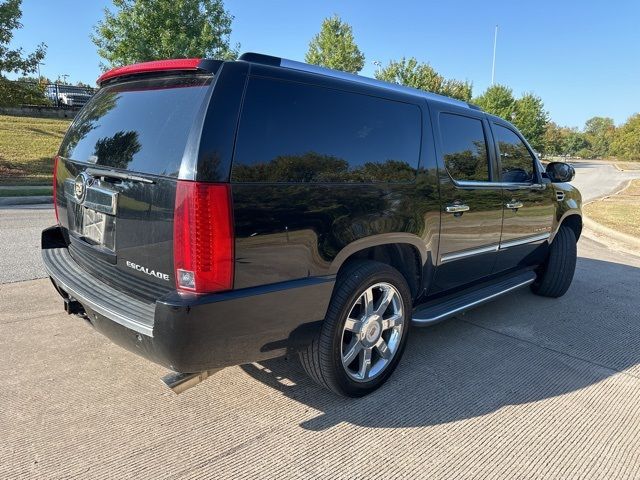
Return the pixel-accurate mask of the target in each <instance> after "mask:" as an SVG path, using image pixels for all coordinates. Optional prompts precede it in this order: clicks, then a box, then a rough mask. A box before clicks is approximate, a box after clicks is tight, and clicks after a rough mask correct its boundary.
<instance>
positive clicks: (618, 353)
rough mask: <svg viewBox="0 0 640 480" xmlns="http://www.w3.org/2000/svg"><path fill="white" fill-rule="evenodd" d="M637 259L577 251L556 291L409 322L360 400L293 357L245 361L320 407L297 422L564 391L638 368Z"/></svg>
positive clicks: (459, 407) (474, 406) (467, 411)
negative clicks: (315, 377) (573, 266)
mask: <svg viewBox="0 0 640 480" xmlns="http://www.w3.org/2000/svg"><path fill="white" fill-rule="evenodd" d="M638 285H640V268H636V267H632V266H628V265H622V264H616V263H612V262H605V261H600V260H593V259H589V258H580V259H579V262H578V267H577V270H576V276H575V279H574V282H573V285H572V287H571V289H570V290H569V292H568V293H567V294H566V295H565V296H564V297H562V298H560V299H548V298H541V297H538V296H535V295H533V294H532V293H531V292H530V291H529V290H528V289H525V290H521V291H519V292H516V293H514V294H511V295H508V296H506V297H504V298H502V299H499V300H497V301H495V302H494V303H492V304H488V305H485V306H482V307H480V308H477V309H475V310H473V311H470V312H468V313H467V314H465V315H462V316H459V317H457V318H454V319H452V320H449V321H448V322H445V323H442V324H439V325H436V326H434V327H431V328H425V329H418V328H414V329H413V331H412V332H411V333H412V335H411V338H410V339H409V343H408V345H407V350H406V351H405V355H404V357H403V359H402V361H401V362H400V365H399V367H398V369H397V370H396V372H395V373H394V375H393V376H392V377H391V379H390V380H389V381H388V382H387V383H386V384H385V385H384V386H383V387H382V388H380V389H379V390H378V391H376V392H374V393H373V394H371V395H369V396H368V397H365V398H362V399H357V400H353V399H344V398H340V397H338V396H336V395H334V394H332V393H330V392H328V391H325V390H324V389H322V388H320V387H318V386H316V385H315V384H314V383H313V382H312V381H311V380H310V379H309V378H308V377H307V376H306V374H305V373H304V371H303V369H302V367H301V366H300V364H299V362H298V360H297V358H288V359H285V358H280V359H274V360H269V361H264V362H260V363H259V364H251V365H244V366H242V369H243V370H244V371H245V372H246V373H248V374H249V375H251V376H252V377H254V378H255V379H257V380H259V381H261V382H263V383H265V384H267V385H269V386H271V387H272V388H274V389H276V390H278V391H280V392H281V393H282V394H284V395H286V396H288V397H290V398H291V399H294V400H296V401H298V402H301V403H303V404H305V405H307V406H309V407H310V408H312V409H314V410H317V411H319V412H320V413H319V415H317V416H316V417H314V418H312V419H310V420H307V421H305V422H303V423H302V424H301V427H303V428H305V429H309V430H324V429H327V428H330V427H332V426H334V425H336V424H338V423H341V422H348V423H352V424H356V425H361V426H367V427H378V428H394V427H419V426H427V425H436V424H443V423H449V422H455V421H458V420H464V419H469V418H473V417H479V416H482V415H487V414H491V413H492V412H495V411H497V410H499V409H501V408H503V407H506V406H509V405H518V404H525V403H530V402H537V401H540V400H544V399H548V398H552V397H556V396H560V395H564V394H568V393H571V392H574V391H577V390H580V389H583V388H585V387H588V386H590V385H593V384H595V383H597V382H600V381H602V380H604V379H607V378H609V377H611V376H612V375H615V374H618V373H619V372H621V371H625V372H626V373H629V374H633V375H638V374H640V366H639V364H640V315H639V314H638V312H639V311H640V299H639V298H638V297H637V293H638Z"/></svg>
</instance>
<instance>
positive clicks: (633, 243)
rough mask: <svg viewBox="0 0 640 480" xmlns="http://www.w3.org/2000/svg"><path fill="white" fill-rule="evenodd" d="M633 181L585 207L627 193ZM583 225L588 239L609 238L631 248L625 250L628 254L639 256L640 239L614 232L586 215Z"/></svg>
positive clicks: (583, 218) (587, 203) (591, 201)
mask: <svg viewBox="0 0 640 480" xmlns="http://www.w3.org/2000/svg"><path fill="white" fill-rule="evenodd" d="M632 181H633V180H629V181H627V182H625V184H624V185H623V186H622V188H619V189H617V190H615V191H614V192H612V193H610V194H608V195H604V196H602V197H599V198H596V199H594V200H590V201H588V202H586V203H585V204H584V205H583V206H586V205H589V204H591V203H595V202H600V201H602V200H604V199H605V198H609V197H612V196H614V195H617V194H619V193H621V192H623V191H625V190H626V189H627V188H629V186H631V182H632ZM582 223H583V225H584V227H585V228H586V229H587V230H588V232H585V233H587V237H589V238H591V239H592V240H596V241H598V240H600V241H601V240H602V238H601V237H607V238H609V239H611V240H613V241H614V242H617V243H620V244H622V246H623V247H629V249H628V250H627V249H623V250H625V252H626V253H630V254H632V255H638V252H639V251H640V238H636V237H634V236H632V235H629V234H627V233H622V232H618V231H617V230H614V229H612V228H609V227H606V226H604V225H602V224H601V223H598V222H596V221H595V220H592V219H590V218H588V217H587V216H586V215H583V216H582ZM594 234H595V235H594Z"/></svg>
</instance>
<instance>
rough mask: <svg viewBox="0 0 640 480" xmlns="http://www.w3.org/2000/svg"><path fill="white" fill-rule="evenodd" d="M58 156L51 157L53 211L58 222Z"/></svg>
mask: <svg viewBox="0 0 640 480" xmlns="http://www.w3.org/2000/svg"><path fill="white" fill-rule="evenodd" d="M59 158H60V157H58V156H57V155H56V156H55V157H53V211H54V212H55V213H56V223H60V219H59V218H58V196H57V192H58V159H59Z"/></svg>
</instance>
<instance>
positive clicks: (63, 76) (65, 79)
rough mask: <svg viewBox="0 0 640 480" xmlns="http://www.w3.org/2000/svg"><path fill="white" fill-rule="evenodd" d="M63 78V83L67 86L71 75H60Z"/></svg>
mask: <svg viewBox="0 0 640 480" xmlns="http://www.w3.org/2000/svg"><path fill="white" fill-rule="evenodd" d="M60 76H61V77H62V83H64V84H66V83H67V78H68V77H69V75H67V74H66V73H65V74H64V75H60Z"/></svg>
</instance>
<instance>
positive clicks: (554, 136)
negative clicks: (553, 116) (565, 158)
mask: <svg viewBox="0 0 640 480" xmlns="http://www.w3.org/2000/svg"><path fill="white" fill-rule="evenodd" d="M563 140H564V135H563V128H562V127H560V126H559V125H558V124H557V123H555V122H549V123H547V126H546V127H545V129H544V136H543V146H542V151H543V152H544V153H545V154H547V155H562V154H563V153H564V151H563Z"/></svg>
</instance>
